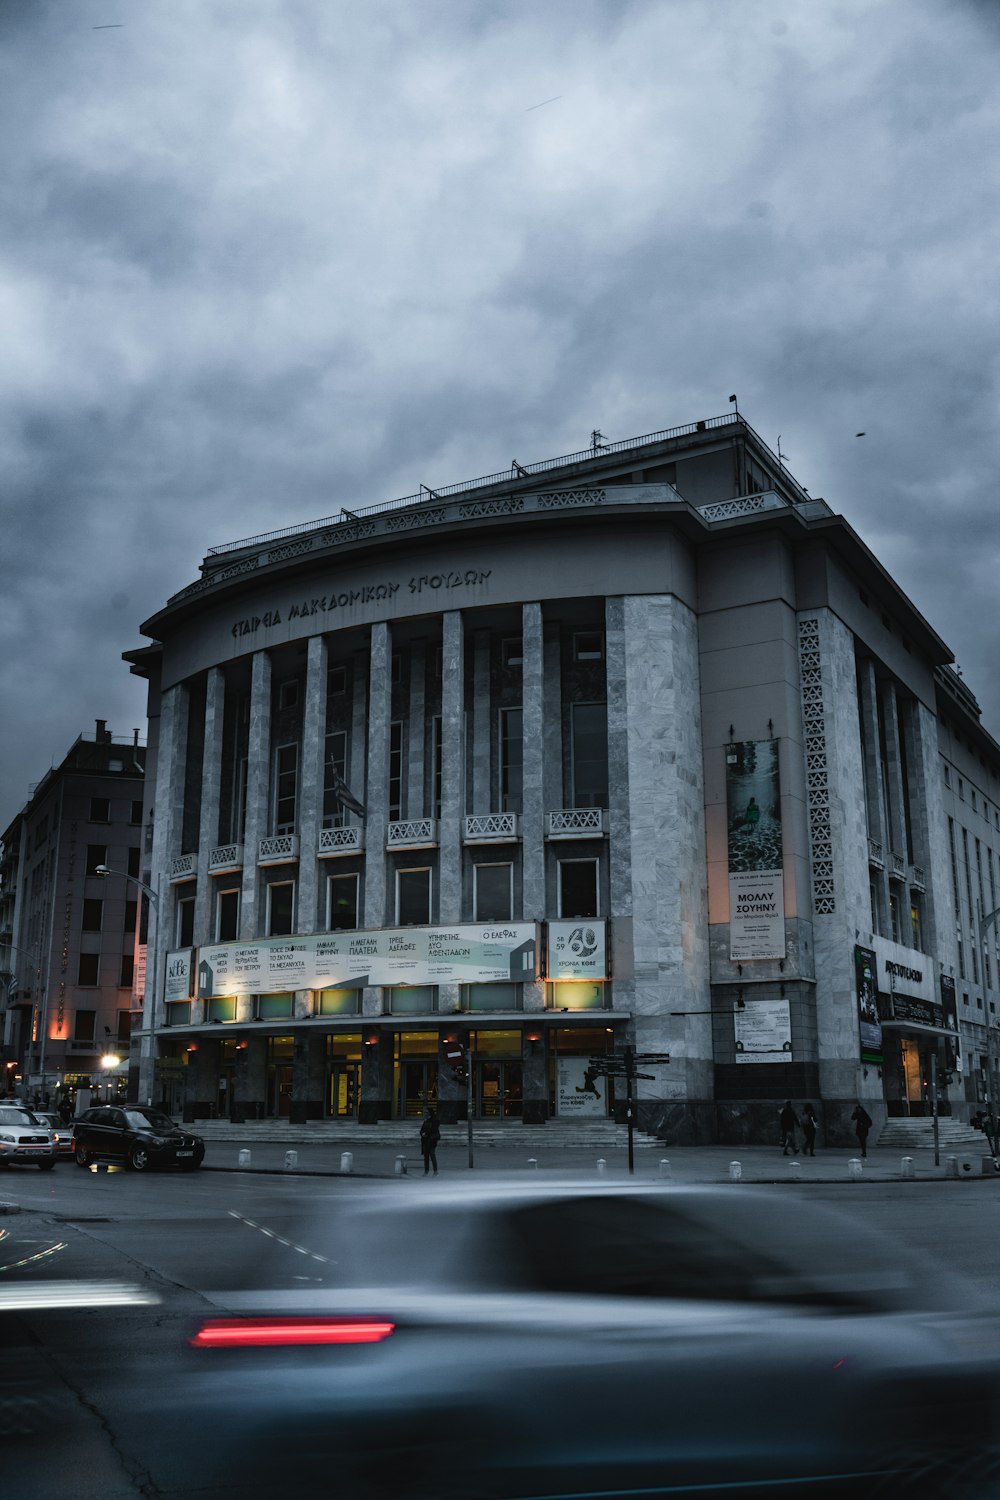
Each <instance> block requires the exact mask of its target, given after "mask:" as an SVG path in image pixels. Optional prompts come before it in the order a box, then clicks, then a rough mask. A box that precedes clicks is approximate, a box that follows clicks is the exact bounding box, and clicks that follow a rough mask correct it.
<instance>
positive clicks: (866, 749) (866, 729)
mask: <svg viewBox="0 0 1000 1500" xmlns="http://www.w3.org/2000/svg"><path fill="white" fill-rule="evenodd" d="M858 681H859V687H860V701H859V704H858V709H859V713H860V715H861V755H862V762H863V765H864V786H865V797H866V802H867V807H868V832H869V834H870V836H871V837H872V839H874V840H875V841H876V842H877V843H878V844H880V845H881V849H882V869H881V870H877V869H875V868H874V866H873V867H872V868H871V869H870V870H869V875H870V878H871V880H872V881H873V882H874V884H875V885H876V886H877V888H878V891H879V908H880V911H881V912H882V913H884V915H885V916H888V913H889V875H888V870H889V845H890V842H891V840H890V834H889V826H888V824H887V822H886V817H885V787H884V785H883V781H882V755H881V750H880V744H879V728H878V716H879V701H878V682H877V680H876V677H875V663H874V662H873V661H872V660H871V659H870V658H869V659H868V660H866V661H862V662H861V663H860V664H859V667H858ZM874 920H875V918H874V916H872V917H869V919H868V921H867V922H865V923H864V930H865V931H867V930H868V927H869V925H870V923H871V922H873V921H874Z"/></svg>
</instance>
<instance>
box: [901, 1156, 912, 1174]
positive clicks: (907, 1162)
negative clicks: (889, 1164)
mask: <svg viewBox="0 0 1000 1500" xmlns="http://www.w3.org/2000/svg"><path fill="white" fill-rule="evenodd" d="M899 1170H900V1171H901V1172H902V1174H903V1176H904V1177H912V1176H913V1157H912V1156H904V1157H903V1160H902V1161H901V1162H900V1164H899Z"/></svg>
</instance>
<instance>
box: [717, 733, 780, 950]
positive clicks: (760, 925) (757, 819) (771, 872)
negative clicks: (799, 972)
mask: <svg viewBox="0 0 1000 1500" xmlns="http://www.w3.org/2000/svg"><path fill="white" fill-rule="evenodd" d="M726 820H727V829H728V833H727V848H728V855H729V957H730V959H732V960H733V961H734V962H741V963H742V962H744V961H745V960H747V959H755V958H784V956H785V883H784V876H783V873H782V861H781V790H780V785H779V779H778V741H777V740H740V741H739V742H738V743H736V744H732V745H729V746H727V748H726Z"/></svg>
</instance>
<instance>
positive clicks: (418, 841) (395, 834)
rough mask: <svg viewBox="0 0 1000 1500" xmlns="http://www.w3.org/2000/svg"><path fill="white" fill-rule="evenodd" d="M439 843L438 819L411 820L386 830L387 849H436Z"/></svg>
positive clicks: (390, 826)
mask: <svg viewBox="0 0 1000 1500" xmlns="http://www.w3.org/2000/svg"><path fill="white" fill-rule="evenodd" d="M437 841H438V825H437V818H409V819H407V820H405V821H403V822H399V823H390V824H389V826H388V828H387V829H386V839H385V846H386V848H387V849H434V848H436V847H437Z"/></svg>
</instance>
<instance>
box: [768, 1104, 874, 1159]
mask: <svg viewBox="0 0 1000 1500" xmlns="http://www.w3.org/2000/svg"><path fill="white" fill-rule="evenodd" d="M851 1120H852V1121H853V1123H854V1133H855V1135H856V1136H857V1138H858V1146H859V1147H860V1149H861V1155H862V1156H867V1155H868V1132H869V1130H871V1128H872V1117H871V1115H870V1114H869V1113H868V1111H867V1110H866V1109H865V1107H864V1105H863V1104H862V1103H861V1102H860V1101H859V1102H858V1103H857V1104H856V1105H855V1107H854V1111H853V1113H852V1115H851ZM778 1124H779V1126H780V1127H781V1154H782V1156H787V1155H788V1153H789V1151H791V1153H792V1155H793V1156H794V1155H795V1142H796V1131H798V1130H801V1132H802V1152H803V1155H804V1156H815V1155H816V1128H817V1126H818V1124H819V1121H818V1120H817V1118H816V1111H815V1110H814V1109H813V1107H812V1105H811V1104H803V1106H802V1118H801V1120H800V1119H799V1117H798V1115H797V1114H796V1113H795V1106H794V1105H793V1104H792V1101H791V1099H786V1100H785V1102H784V1104H783V1106H782V1108H781V1112H780V1114H779V1115H778Z"/></svg>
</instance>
